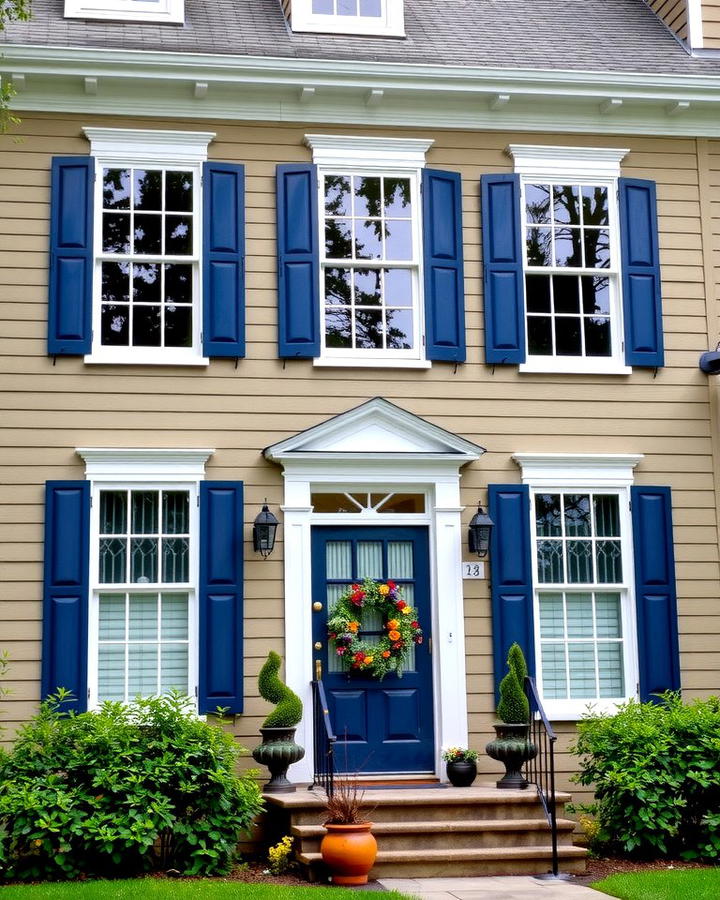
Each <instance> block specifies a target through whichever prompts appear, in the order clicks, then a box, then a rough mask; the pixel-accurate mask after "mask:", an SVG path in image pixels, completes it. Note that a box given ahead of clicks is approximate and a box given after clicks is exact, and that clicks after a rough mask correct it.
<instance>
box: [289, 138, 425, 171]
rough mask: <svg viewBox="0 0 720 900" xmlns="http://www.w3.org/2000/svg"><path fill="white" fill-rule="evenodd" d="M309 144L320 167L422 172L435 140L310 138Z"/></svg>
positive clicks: (314, 159) (306, 139)
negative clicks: (409, 169) (391, 168)
mask: <svg viewBox="0 0 720 900" xmlns="http://www.w3.org/2000/svg"><path fill="white" fill-rule="evenodd" d="M305 143H306V144H307V146H308V147H310V149H311V150H312V154H313V162H314V163H315V164H316V165H319V166H348V165H349V166H367V165H370V166H382V167H385V168H389V167H392V166H398V165H399V166H407V167H411V168H422V167H423V166H424V165H425V154H426V153H427V151H428V150H429V149H430V147H432V145H433V144H434V143H435V141H434V139H432V138H429V139H424V138H389V137H360V136H355V135H350V136H348V135H343V134H306V135H305Z"/></svg>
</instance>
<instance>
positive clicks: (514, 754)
mask: <svg viewBox="0 0 720 900" xmlns="http://www.w3.org/2000/svg"><path fill="white" fill-rule="evenodd" d="M493 727H494V728H495V733H496V735H497V737H496V738H495V740H494V741H490V743H489V744H488V745H487V747H486V748H485V752H486V753H487V755H488V756H491V757H492V758H493V759H497V760H498V761H499V762H501V763H503V765H504V766H505V774H504V775H503V777H502V778H501V779H500V781H498V782H496V786H497V787H499V788H500V789H501V790H518V789H522V788H526V787H527V786H528V783H527V781H526V780H525V777H524V776H523V774H522V772H521V771H520V769H521V768H522V766H523V763H525V762H527V761H528V760H530V759H534V758H535V756H537V747H536V746H535V744H533V743H532V742H531V741H530V740H529V733H530V726H529V725H508V724H506V723H505V722H497V723H496V724H495V725H494V726H493Z"/></svg>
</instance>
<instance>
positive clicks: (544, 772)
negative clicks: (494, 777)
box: [525, 677, 558, 878]
mask: <svg viewBox="0 0 720 900" xmlns="http://www.w3.org/2000/svg"><path fill="white" fill-rule="evenodd" d="M525 693H526V695H527V698H528V702H529V704H530V741H531V743H532V744H533V745H534V746H535V749H536V753H535V755H534V756H533V758H532V759H529V760H528V761H527V762H526V763H525V778H526V779H527V781H528V782H529V783H530V784H534V785H535V788H536V789H537V792H538V797H539V798H540V802H541V803H542V806H543V809H544V810H545V816H546V818H547V820H548V824H549V825H550V837H551V840H552V877H553V878H557V877H558V830H557V815H556V804H555V742H556V740H557V735H556V734H555V732H554V731H553V728H552V725H551V724H550V722H548V718H547V716H546V715H545V710H544V709H543V705H542V703H541V702H540V697H539V696H538V692H537V685H536V684H535V679H534V678H530V677H528V678H526V679H525Z"/></svg>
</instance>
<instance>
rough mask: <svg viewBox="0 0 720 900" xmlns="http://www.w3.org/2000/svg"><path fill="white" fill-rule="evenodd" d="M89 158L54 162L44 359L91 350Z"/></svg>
mask: <svg viewBox="0 0 720 900" xmlns="http://www.w3.org/2000/svg"><path fill="white" fill-rule="evenodd" d="M94 177H95V160H94V159H93V158H92V157H91V156H56V157H54V158H53V161H52V173H51V181H50V272H49V273H48V279H49V296H48V353H49V354H51V355H53V356H54V355H56V354H57V355H66V356H72V355H76V356H77V355H82V354H85V353H89V352H90V348H91V345H92V281H93V182H94Z"/></svg>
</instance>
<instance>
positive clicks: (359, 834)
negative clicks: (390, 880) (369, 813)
mask: <svg viewBox="0 0 720 900" xmlns="http://www.w3.org/2000/svg"><path fill="white" fill-rule="evenodd" d="M325 828H326V829H327V834H326V835H325V837H324V838H323V839H322V843H321V844H320V852H321V853H322V858H323V862H324V863H325V865H326V866H327V867H328V868H329V869H330V873H331V874H332V881H333V884H367V880H368V873H369V872H370V869H372V867H373V865H374V863H375V857H376V856H377V841H376V840H375V838H374V836H373V835H372V834H370V829H371V828H372V822H359V823H358V824H357V825H326V826H325Z"/></svg>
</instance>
